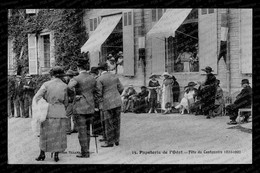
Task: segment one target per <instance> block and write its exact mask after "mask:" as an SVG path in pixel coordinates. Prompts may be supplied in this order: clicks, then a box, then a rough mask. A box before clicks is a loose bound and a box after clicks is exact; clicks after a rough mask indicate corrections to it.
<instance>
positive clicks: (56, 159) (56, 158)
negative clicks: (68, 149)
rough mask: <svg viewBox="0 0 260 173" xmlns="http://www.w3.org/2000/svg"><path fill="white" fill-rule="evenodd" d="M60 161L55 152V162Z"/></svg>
mask: <svg viewBox="0 0 260 173" xmlns="http://www.w3.org/2000/svg"><path fill="white" fill-rule="evenodd" d="M59 160H60V159H59V156H58V152H55V153H54V161H55V162H58V161H59Z"/></svg>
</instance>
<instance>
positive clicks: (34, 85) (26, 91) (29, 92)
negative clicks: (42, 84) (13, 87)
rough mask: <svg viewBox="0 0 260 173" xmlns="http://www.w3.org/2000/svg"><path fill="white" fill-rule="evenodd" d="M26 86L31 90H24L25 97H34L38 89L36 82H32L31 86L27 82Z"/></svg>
mask: <svg viewBox="0 0 260 173" xmlns="http://www.w3.org/2000/svg"><path fill="white" fill-rule="evenodd" d="M24 86H28V87H29V88H24V95H27V96H30V97H33V96H34V91H35V87H36V84H35V82H33V81H30V83H29V84H28V83H27V82H25V83H24Z"/></svg>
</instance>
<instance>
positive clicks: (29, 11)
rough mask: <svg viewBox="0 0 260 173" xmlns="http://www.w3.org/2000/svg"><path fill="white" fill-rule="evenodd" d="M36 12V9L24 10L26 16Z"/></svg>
mask: <svg viewBox="0 0 260 173" xmlns="http://www.w3.org/2000/svg"><path fill="white" fill-rule="evenodd" d="M37 12H38V10H37V9H26V14H36V13H37Z"/></svg>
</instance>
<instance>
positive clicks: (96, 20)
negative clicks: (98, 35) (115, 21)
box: [94, 18, 97, 30]
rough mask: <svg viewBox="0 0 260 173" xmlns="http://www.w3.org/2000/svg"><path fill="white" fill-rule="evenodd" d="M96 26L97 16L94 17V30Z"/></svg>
mask: <svg viewBox="0 0 260 173" xmlns="http://www.w3.org/2000/svg"><path fill="white" fill-rule="evenodd" d="M96 28H97V18H95V19H94V30H95V29H96Z"/></svg>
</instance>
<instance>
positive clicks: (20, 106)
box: [14, 75, 24, 118]
mask: <svg viewBox="0 0 260 173" xmlns="http://www.w3.org/2000/svg"><path fill="white" fill-rule="evenodd" d="M21 78H22V77H21V76H20V75H17V76H16V83H15V90H14V98H15V107H16V118H17V117H24V89H23V85H24V83H23V82H22V79H21Z"/></svg>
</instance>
